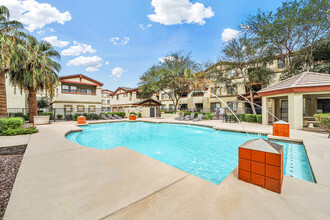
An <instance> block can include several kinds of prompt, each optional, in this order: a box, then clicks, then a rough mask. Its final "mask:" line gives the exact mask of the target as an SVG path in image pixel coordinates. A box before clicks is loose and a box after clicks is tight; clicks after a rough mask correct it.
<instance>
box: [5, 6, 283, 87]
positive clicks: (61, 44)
mask: <svg viewBox="0 0 330 220" xmlns="http://www.w3.org/2000/svg"><path fill="white" fill-rule="evenodd" d="M0 4H4V5H6V6H7V7H8V8H9V9H10V10H11V14H12V18H14V19H17V20H20V21H22V22H23V24H24V25H25V26H26V27H27V28H28V30H29V31H30V33H32V34H33V35H35V36H36V37H37V38H38V39H45V40H48V41H49V42H51V43H53V45H54V47H55V49H56V50H58V51H59V52H60V53H62V60H61V61H60V63H61V65H62V70H61V72H60V75H61V76H64V75H71V74H85V75H87V76H89V77H91V78H94V79H96V80H98V81H100V82H102V83H104V87H103V88H107V89H110V90H115V89H116V88H117V87H118V86H127V87H135V86H136V84H137V83H138V80H139V77H140V76H141V75H142V74H143V73H144V72H145V71H146V70H147V69H148V68H149V67H150V66H152V65H153V64H156V63H157V62H159V58H162V57H164V56H166V55H168V54H169V53H170V52H174V51H180V50H184V51H186V52H189V51H191V52H192V58H193V59H194V60H195V61H197V62H203V61H206V60H211V61H213V62H215V61H217V60H218V58H219V57H220V55H221V54H220V52H221V48H222V46H223V45H224V44H225V43H226V42H225V41H224V40H226V39H227V40H228V39H231V38H233V37H235V36H236V35H237V32H236V31H235V30H237V29H238V26H239V25H240V24H241V23H242V22H243V21H244V19H245V17H246V16H247V15H249V14H254V13H256V11H257V10H258V9H259V8H260V9H262V10H275V9H276V8H277V7H278V6H280V4H281V1H279V0H272V1H269V0H265V1H260V0H259V1H257V0H233V1H223V0H207V1H206V0H195V1H191V0H144V1H141V0H94V1H91V0H56V1H51V0H0ZM148 15H152V16H148ZM142 25H143V26H142ZM225 29H227V30H226V31H225V33H224V30H225ZM223 33H224V36H222V35H223ZM111 39H112V41H111ZM72 46H73V47H72Z"/></svg>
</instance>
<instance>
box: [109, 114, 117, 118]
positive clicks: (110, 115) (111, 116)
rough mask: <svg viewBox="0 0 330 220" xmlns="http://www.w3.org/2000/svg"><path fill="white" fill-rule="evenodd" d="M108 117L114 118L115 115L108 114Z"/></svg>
mask: <svg viewBox="0 0 330 220" xmlns="http://www.w3.org/2000/svg"><path fill="white" fill-rule="evenodd" d="M108 118H109V119H116V118H115V117H113V115H112V114H108Z"/></svg>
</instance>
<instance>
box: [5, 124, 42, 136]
mask: <svg viewBox="0 0 330 220" xmlns="http://www.w3.org/2000/svg"><path fill="white" fill-rule="evenodd" d="M37 132H39V131H38V129H37V128H36V127H35V126H31V125H27V126H22V127H20V128H15V129H8V130H6V131H4V132H2V135H4V136H15V135H24V134H34V133H37Z"/></svg>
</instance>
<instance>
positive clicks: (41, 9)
mask: <svg viewBox="0 0 330 220" xmlns="http://www.w3.org/2000/svg"><path fill="white" fill-rule="evenodd" d="M0 4H1V5H5V6H6V7H7V8H8V9H9V11H10V15H11V19H15V20H18V21H20V22H22V23H23V24H24V25H25V26H26V29H27V30H28V31H31V32H32V31H34V30H35V29H37V28H43V27H44V26H45V25H47V24H51V23H60V24H64V23H65V22H67V21H70V20H71V14H70V12H68V11H66V12H60V11H59V10H58V9H57V8H55V7H53V6H51V5H50V4H48V3H39V2H37V1H35V0H1V3H0Z"/></svg>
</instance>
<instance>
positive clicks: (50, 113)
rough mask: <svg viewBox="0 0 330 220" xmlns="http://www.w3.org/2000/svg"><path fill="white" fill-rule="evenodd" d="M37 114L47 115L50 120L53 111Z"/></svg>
mask: <svg viewBox="0 0 330 220" xmlns="http://www.w3.org/2000/svg"><path fill="white" fill-rule="evenodd" d="M39 115H47V116H49V119H50V120H53V119H54V118H53V112H45V113H41V114H39Z"/></svg>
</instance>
